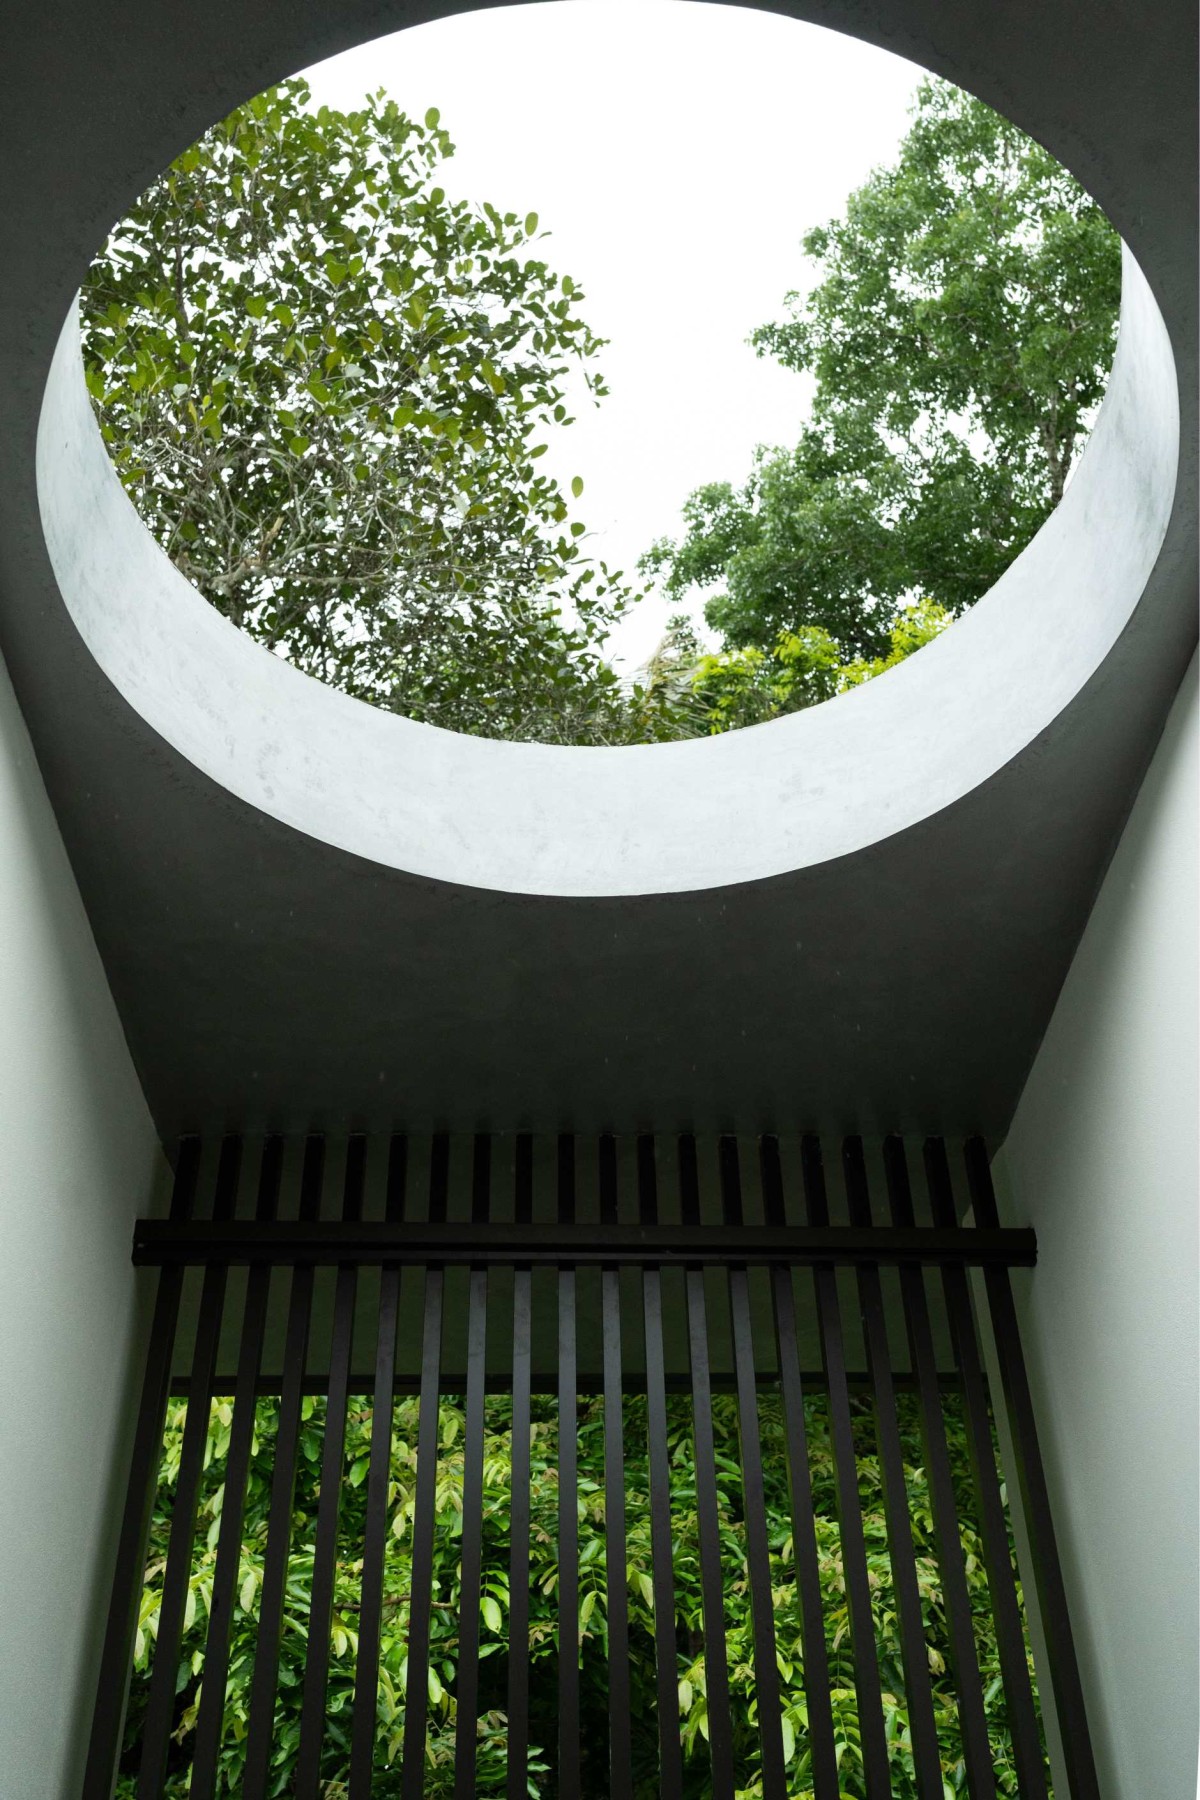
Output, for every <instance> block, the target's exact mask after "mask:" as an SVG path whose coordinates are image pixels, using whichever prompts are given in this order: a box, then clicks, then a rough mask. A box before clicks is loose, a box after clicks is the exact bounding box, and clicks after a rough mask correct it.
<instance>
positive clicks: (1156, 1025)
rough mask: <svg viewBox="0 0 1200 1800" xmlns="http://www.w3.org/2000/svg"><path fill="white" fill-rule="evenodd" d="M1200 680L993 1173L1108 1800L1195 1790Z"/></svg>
mask: <svg viewBox="0 0 1200 1800" xmlns="http://www.w3.org/2000/svg"><path fill="white" fill-rule="evenodd" d="M1196 676H1197V670H1196V663H1195V661H1193V663H1192V667H1191V669H1190V671H1189V674H1188V678H1187V680H1186V682H1185V684H1184V687H1183V689H1182V691H1181V692H1180V695H1179V697H1178V699H1177V701H1176V703H1175V706H1174V709H1173V711H1172V713H1171V716H1170V719H1169V721H1168V724H1167V728H1166V731H1165V732H1164V734H1163V737H1162V740H1161V742H1160V744H1159V747H1158V750H1157V753H1156V755H1155V757H1154V760H1153V763H1152V765H1151V768H1150V770H1149V773H1148V775H1147V777H1146V781H1145V783H1144V785H1143V787H1142V790H1141V793H1140V795H1139V797H1138V800H1137V804H1136V806H1135V808H1134V811H1133V813H1132V815H1131V817H1130V820H1129V823H1128V825H1127V827H1126V829H1125V832H1124V834H1123V836H1122V839H1121V842H1120V844H1119V846H1118V849H1117V851H1116V855H1115V857H1114V859H1113V862H1112V864H1111V867H1110V869H1109V873H1108V876H1107V878H1106V880H1105V883H1104V886H1103V889H1102V891H1101V893H1100V896H1099V899H1098V900H1097V903H1096V906H1095V908H1094V910H1093V912H1092V916H1091V918H1090V920H1089V922H1088V926H1087V930H1086V931H1085V933H1084V936H1083V939H1082V941H1081V943H1080V947H1079V950H1078V953H1077V954H1076V957H1075V960H1074V963H1073V965H1072V968H1071V972H1070V975H1069V976H1068V978H1067V981H1066V983H1065V985H1064V987H1063V991H1062V994H1061V997H1060V999H1059V1002H1058V1006H1057V1008H1056V1010H1055V1012H1054V1015H1053V1018H1052V1020H1051V1023H1050V1027H1049V1030H1048V1031H1047V1033H1046V1037H1045V1039H1044V1041H1043V1044H1042V1047H1041V1050H1040V1052H1039V1054H1038V1057H1037V1059H1036V1061H1035V1063H1034V1065H1033V1069H1032V1071H1031V1073H1030V1076H1029V1079H1028V1082H1027V1084H1026V1087H1025V1090H1024V1093H1023V1096H1022V1099H1021V1102H1020V1105H1019V1107H1018V1109H1017V1112H1016V1115H1015V1118H1014V1120H1013V1124H1012V1128H1011V1130H1010V1132H1009V1135H1008V1138H1007V1140H1006V1142H1005V1144H1004V1147H1003V1149H1002V1151H1001V1153H1000V1156H999V1157H998V1159H997V1164H996V1168H997V1174H998V1176H999V1181H998V1186H999V1190H1000V1198H1001V1204H1002V1206H1003V1207H1004V1209H1005V1211H1006V1214H1007V1219H1008V1222H1010V1223H1013V1224H1026V1223H1028V1224H1032V1225H1034V1226H1035V1227H1036V1228H1037V1232H1038V1240H1039V1253H1038V1267H1037V1269H1036V1270H1035V1271H1033V1272H1032V1273H1031V1274H1029V1275H1027V1276H1023V1277H1021V1278H1020V1280H1021V1293H1020V1302H1021V1306H1022V1313H1023V1327H1024V1332H1025V1342H1026V1350H1027V1353H1028V1356H1029V1359H1030V1364H1031V1373H1032V1376H1033V1379H1034V1384H1035V1395H1036V1399H1037V1401H1038V1405H1039V1413H1040V1423H1041V1430H1042V1438H1043V1445H1044V1448H1045V1451H1046V1455H1047V1462H1048V1469H1049V1476H1050V1481H1051V1492H1052V1498H1053V1500H1054V1502H1055V1507H1056V1517H1057V1524H1058V1528H1059V1533H1060V1540H1061V1547H1062V1550H1063V1553H1064V1563H1065V1567H1066V1574H1067V1579H1068V1586H1069V1592H1070V1598H1071V1606H1072V1616H1073V1621H1074V1624H1075V1629H1076V1636H1077V1640H1078V1644H1079V1650H1080V1660H1081V1664H1082V1667H1083V1674H1084V1680H1085V1685H1086V1688H1087V1690H1088V1698H1089V1712H1090V1719H1091V1725H1092V1730H1093V1734H1094V1737H1095V1740H1096V1748H1097V1752H1098V1760H1099V1764H1100V1776H1101V1791H1102V1793H1103V1794H1104V1795H1105V1797H1106V1800H1146V1797H1147V1796H1149V1795H1153V1796H1154V1800H1192V1796H1193V1795H1194V1794H1195V1793H1196V1791H1197V1691H1198V1668H1197V1626H1198V1603H1197V1587H1198V1579H1200V1544H1198V1539H1197V1500H1198V1481H1197V1466H1198V1441H1200V1412H1198V1404H1200V1401H1198V1362H1197V1359H1198V1354H1200V1352H1198V1344H1197V1312H1198V1308H1200V1290H1198V1285H1197V1284H1198V1266H1197V1139H1196V1095H1197V737H1198V733H1197V679H1196Z"/></svg>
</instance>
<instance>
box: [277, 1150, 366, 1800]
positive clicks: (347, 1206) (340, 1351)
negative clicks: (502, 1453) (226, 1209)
mask: <svg viewBox="0 0 1200 1800" xmlns="http://www.w3.org/2000/svg"><path fill="white" fill-rule="evenodd" d="M365 1166H366V1140H365V1139H364V1138H361V1137H353V1138H351V1139H350V1142H349V1144H348V1146H347V1149H346V1182H345V1188H344V1191H343V1199H342V1217H343V1219H345V1220H347V1221H350V1220H355V1219H359V1218H361V1217H362V1193H363V1178H364V1173H365ZM357 1286H358V1270H357V1269H356V1268H354V1267H353V1266H352V1265H350V1264H346V1263H343V1264H342V1265H340V1266H339V1268H338V1272H337V1286H336V1288H335V1291H334V1301H333V1340H332V1343H331V1345H330V1351H329V1390H328V1399H327V1401H326V1407H325V1436H324V1441H323V1443H322V1446H321V1496H320V1499H319V1501H318V1503H317V1535H316V1543H315V1546H314V1550H313V1574H312V1599H311V1603H310V1606H309V1613H308V1646H307V1651H306V1655H305V1659H304V1685H303V1690H302V1695H301V1702H300V1747H299V1750H298V1752H297V1756H296V1779H295V1787H296V1800H318V1795H319V1793H320V1789H321V1749H322V1746H323V1744H324V1741H325V1698H326V1693H327V1690H328V1684H329V1634H330V1630H331V1628H332V1624H333V1603H334V1591H335V1586H336V1580H337V1535H338V1517H339V1513H340V1510H341V1492H342V1461H343V1457H344V1453H345V1446H346V1407H347V1404H348V1401H349V1397H350V1353H351V1349H352V1347H353V1338H354V1301H355V1294H356V1290H357Z"/></svg>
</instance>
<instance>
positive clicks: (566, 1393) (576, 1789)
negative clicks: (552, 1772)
mask: <svg viewBox="0 0 1200 1800" xmlns="http://www.w3.org/2000/svg"><path fill="white" fill-rule="evenodd" d="M558 1219H559V1223H560V1225H569V1224H573V1223H574V1220H575V1140H574V1138H573V1137H571V1136H569V1135H567V1134H565V1133H564V1134H563V1135H562V1136H560V1138H559V1140H558ZM577 1381H578V1372H577V1368H576V1326H575V1271H574V1269H573V1268H561V1269H560V1270H559V1272H558V1793H559V1795H560V1797H561V1800H578V1796H579V1794H580V1793H581V1791H582V1787H581V1766H580V1753H579V1752H580V1746H579V1449H578V1444H577V1442H576V1430H577V1421H578V1413H579V1405H578V1391H577Z"/></svg>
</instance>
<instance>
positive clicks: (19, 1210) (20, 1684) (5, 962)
mask: <svg viewBox="0 0 1200 1800" xmlns="http://www.w3.org/2000/svg"><path fill="white" fill-rule="evenodd" d="M0 1143H3V1145H4V1154H3V1157H0V1244H2V1246H3V1254H2V1255H0V1368H2V1369H3V1371H4V1375H3V1382H2V1383H0V1520H2V1521H3V1529H2V1530H0V1794H2V1795H3V1796H4V1800H59V1796H67V1795H69V1794H73V1793H74V1792H75V1791H76V1790H77V1787H78V1777H79V1767H80V1761H81V1751H82V1743H83V1734H82V1732H81V1729H80V1720H81V1718H84V1717H86V1704H87V1702H86V1699H85V1695H86V1693H87V1690H89V1689H90V1684H91V1678H92V1672H93V1669H94V1653H95V1648H96V1638H97V1633H96V1625H97V1620H98V1603H101V1602H102V1599H103V1596H102V1595H101V1594H100V1593H99V1591H98V1584H99V1582H100V1581H102V1580H103V1579H104V1576H103V1575H101V1574H100V1571H101V1570H103V1569H105V1567H106V1565H107V1561H108V1557H107V1550H108V1540H109V1536H110V1532H111V1525H110V1523H109V1521H110V1520H111V1516H112V1512H113V1507H112V1498H113V1488H114V1476H115V1475H116V1474H117V1471H118V1470H119V1468H120V1466H121V1464H122V1463H123V1460H124V1458H123V1455H122V1454H121V1452H122V1450H123V1447H124V1439H125V1425H126V1411H127V1409H126V1407H125V1401H126V1394H127V1387H128V1380H129V1375H130V1369H131V1363H132V1356H133V1351H134V1349H135V1347H136V1338H137V1326H138V1315H137V1309H136V1307H135V1304H134V1281H133V1270H132V1268H131V1267H130V1261H129V1241H130V1226H131V1222H132V1220H133V1218H134V1217H135V1215H136V1214H138V1213H140V1212H143V1211H145V1209H146V1206H147V1204H149V1203H150V1201H151V1196H152V1190H153V1186H154V1182H155V1174H156V1157H157V1150H156V1141H155V1136H154V1132H153V1128H152V1126H151V1122H150V1115H149V1113H148V1111H147V1109H146V1104H145V1101H144V1100H143V1097H142V1092H141V1089H140V1087H139V1085H138V1082H137V1078H136V1076H135V1075H134V1072H133V1066H132V1063H131V1062H130V1058H129V1053H128V1051H127V1049H126V1046H125V1040H124V1037H123V1035H122V1032H121V1027H120V1023H119V1021H118V1018H117V1014H116V1009H115V1007H114V1005H113V1002H112V997H111V995H110V993H109V989H108V984H107V982H106V980H105V977H104V972H103V970H102V968H101V965H100V958H99V956H98V954H97V951H96V947H95V944H94V943H93V940H92V934H91V930H90V928H89V926H88V923H87V920H86V917H85V915H84V911H83V905H82V903H81V901H80V898H79V894H78V891H77V889H76V886H75V882H74V879H73V877H72V875H71V871H70V867H69V865H68V863H67V858H66V853H65V851H64V849H63V846H62V841H61V839H60V837H59V833H58V827H57V825H56V824H55V822H54V817H53V814H52V812H51V810H50V804H49V801H48V800H47V798H46V793H45V789H44V787H43V785H42V778H41V776H40V774H39V773H38V769H37V765H36V763H35V761H34V757H33V752H32V749H31V747H30V743H29V738H28V735H27V733H26V730H25V726H24V723H23V721H22V719H21V716H20V713H19V711H18V709H17V705H16V701H15V699H14V697H13V692H12V689H11V687H10V685H9V681H8V676H7V674H6V673H5V672H4V671H3V669H2V668H0Z"/></svg>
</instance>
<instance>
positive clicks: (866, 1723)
mask: <svg viewBox="0 0 1200 1800" xmlns="http://www.w3.org/2000/svg"><path fill="white" fill-rule="evenodd" d="M801 1155H802V1163H803V1172H804V1196H805V1205H806V1210H807V1218H808V1223H809V1224H810V1225H828V1223H829V1204H828V1201H827V1199H826V1195H825V1170H824V1168H823V1166H822V1163H821V1146H820V1144H819V1143H818V1141H817V1139H816V1138H815V1137H813V1136H811V1135H809V1136H806V1137H805V1139H804V1142H803V1145H802V1150H801ZM813 1288H814V1292H815V1295H816V1302H817V1323H818V1327H819V1330H820V1336H821V1354H822V1358H823V1360H824V1363H825V1379H826V1381H827V1383H828V1388H829V1426H830V1435H831V1438H832V1442H833V1460H834V1473H835V1478H836V1483H837V1499H838V1527H839V1530H840V1532H841V1539H842V1572H843V1576H844V1579H845V1584H846V1603H847V1608H848V1612H849V1619H850V1647H851V1651H852V1653H853V1657H854V1688H855V1692H856V1694H857V1696H858V1729H859V1737H860V1741H861V1745H862V1759H863V1775H864V1778H865V1783H866V1789H867V1800H888V1797H889V1796H890V1794H891V1786H892V1784H891V1775H890V1772H889V1768H888V1749H887V1737H886V1735H885V1730H884V1719H883V1690H882V1688H881V1686H880V1681H879V1660H878V1657H877V1654H876V1650H875V1620H874V1616H873V1614H872V1611H871V1586H870V1581H869V1580H868V1572H867V1546H866V1541H865V1539H864V1536H863V1519H862V1505H861V1502H860V1500H859V1493H858V1463H857V1460H856V1458H855V1454H854V1427H853V1423H852V1420H851V1417H850V1392H849V1388H848V1386H847V1383H846V1354H845V1349H844V1346H843V1341H842V1315H841V1305H840V1303H839V1300H838V1291H837V1282H836V1279H835V1277H834V1272H833V1265H832V1263H819V1264H817V1266H816V1267H815V1268H814V1269H813Z"/></svg>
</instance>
